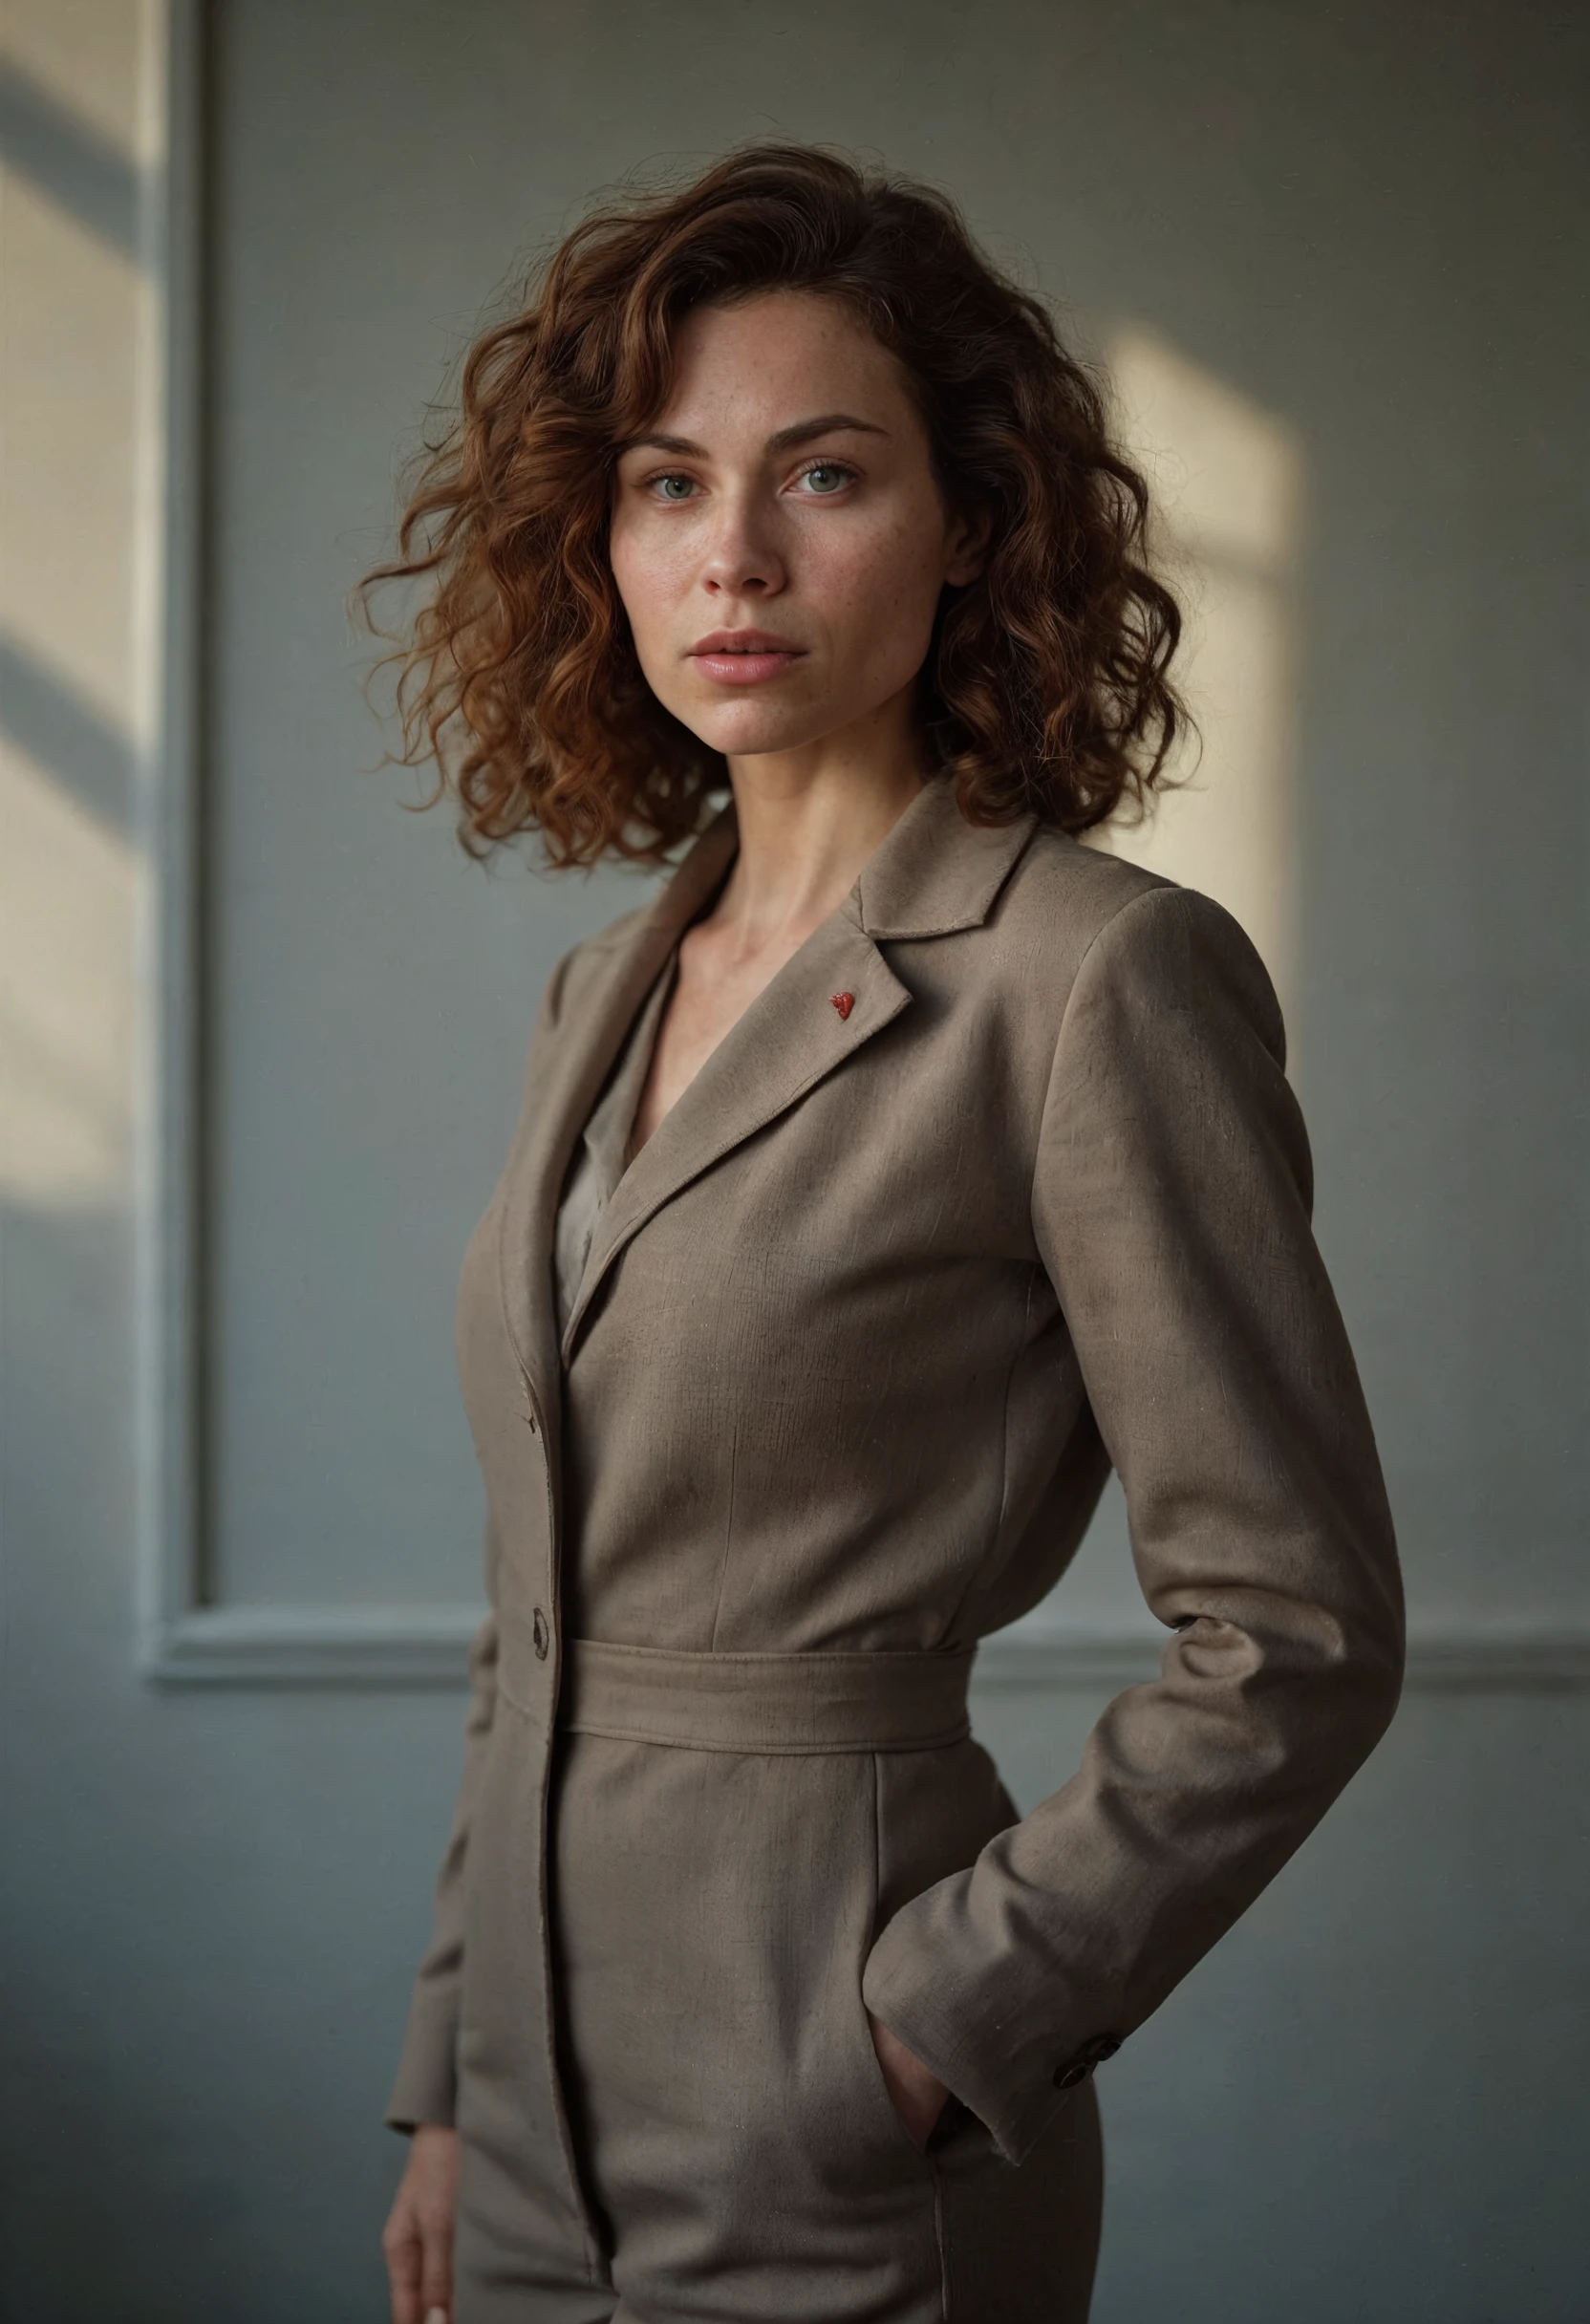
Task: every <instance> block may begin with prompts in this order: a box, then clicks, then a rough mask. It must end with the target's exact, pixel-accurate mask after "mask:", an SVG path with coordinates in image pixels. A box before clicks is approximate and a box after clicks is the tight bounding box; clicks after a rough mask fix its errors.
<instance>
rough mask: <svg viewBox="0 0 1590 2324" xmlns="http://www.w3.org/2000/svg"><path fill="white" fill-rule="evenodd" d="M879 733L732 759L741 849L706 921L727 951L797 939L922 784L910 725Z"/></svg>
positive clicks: (823, 915) (845, 887)
mask: <svg viewBox="0 0 1590 2324" xmlns="http://www.w3.org/2000/svg"><path fill="white" fill-rule="evenodd" d="M885 740H886V738H883V737H880V736H878V735H876V734H873V735H870V736H868V737H865V738H864V737H860V736H858V737H855V738H853V740H852V739H851V738H849V737H847V738H835V739H834V740H833V741H831V742H825V743H824V744H821V745H817V746H814V747H813V749H812V750H810V751H804V752H800V753H794V752H791V753H787V754H786V753H783V752H781V753H777V754H773V753H769V754H767V755H765V756H760V757H757V758H750V759H731V760H730V761H729V781H730V784H731V785H732V787H733V790H734V801H735V809H736V816H737V820H738V822H739V827H740V852H739V854H738V856H737V857H736V859H735V864H734V869H733V871H731V872H730V874H729V878H728V880H727V882H726V884H725V886H724V889H723V893H722V895H721V896H720V899H719V902H718V906H717V909H716V911H715V912H714V913H713V914H712V920H713V924H714V928H715V930H716V931H717V933H718V935H719V937H720V941H721V940H722V939H724V938H727V939H728V949H729V950H730V951H731V952H733V953H737V954H741V955H743V956H746V957H749V956H751V955H754V954H758V953H761V952H763V951H765V950H767V949H768V948H769V947H770V946H774V945H779V946H780V947H781V948H783V947H784V946H790V944H791V939H793V942H794V943H795V944H799V943H801V942H804V940H805V938H806V936H809V935H810V934H811V932H812V930H813V929H814V928H816V927H818V926H820V924H821V923H822V922H823V921H824V920H826V919H827V916H828V915H829V914H830V913H831V912H833V911H834V910H836V909H837V907H838V906H839V905H840V904H841V903H843V901H844V899H845V897H846V896H847V895H848V894H849V892H850V890H851V888H852V887H853V886H854V885H855V880H856V875H857V873H858V872H859V871H860V870H861V868H862V866H863V864H864V863H865V862H866V861H867V859H868V857H869V856H870V854H871V853H872V850H874V849H875V848H876V847H877V846H878V845H879V843H880V842H881V841H882V840H883V839H884V838H885V837H886V836H887V835H888V833H889V832H890V830H891V829H892V828H893V826H894V825H895V824H896V823H897V822H898V821H899V818H900V817H901V815H902V814H904V812H905V810H906V808H907V807H909V806H910V805H911V803H912V801H913V799H914V798H915V796H916V794H917V792H918V791H919V790H920V789H921V787H922V782H923V773H922V759H921V746H920V742H919V741H918V739H917V736H916V734H915V731H914V728H913V727H910V726H906V727H905V728H904V729H903V731H901V732H900V733H899V734H897V735H895V736H891V737H888V738H887V742H888V743H889V744H891V745H892V747H885V748H883V749H880V748H879V743H880V742H882V741H885ZM791 948H792V946H791Z"/></svg>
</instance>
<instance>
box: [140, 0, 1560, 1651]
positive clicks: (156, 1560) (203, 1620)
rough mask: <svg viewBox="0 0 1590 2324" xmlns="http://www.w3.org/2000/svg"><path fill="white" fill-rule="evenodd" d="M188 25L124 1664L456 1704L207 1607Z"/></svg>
mask: <svg viewBox="0 0 1590 2324" xmlns="http://www.w3.org/2000/svg"><path fill="white" fill-rule="evenodd" d="M207 15H208V11H207V7H206V0H169V12H168V16H167V42H168V49H167V58H166V63H167V154H166V165H165V168H164V170H163V171H162V172H159V173H151V176H150V178H149V179H148V181H146V182H145V183H143V184H142V185H141V186H140V191H139V196H138V208H137V219H136V225H137V239H138V247H139V251H140V260H141V262H142V263H143V265H144V266H145V267H146V268H147V269H148V271H149V275H150V279H151V281H152V282H153V283H154V284H155V286H156V288H157V291H158V295H159V298H160V301H161V317H162V326H161V374H162V376H161V380H160V382H159V385H158V388H157V390H156V393H157V395H158V398H159V407H158V408H159V422H160V424H159V431H158V432H159V436H160V441H161V463H162V483H161V491H162V496H163V509H164V523H163V533H162V539H161V597H162V617H161V639H162V671H161V733H160V738H159V742H158V746H157V748H156V750H155V751H154V753H153V754H152V755H151V758H150V759H149V761H148V762H147V763H146V764H144V765H143V766H142V767H141V768H140V778H141V810H142V812H141V826H142V830H143V833H144V836H145V842H146V846H147V850H148V858H149V864H150V878H149V880H148V882H147V885H146V890H145V893H146V896H147V905H146V911H145V918H144V922H143V926H142V930H141V937H140V972H141V978H142V989H143V990H144V991H146V992H148V993H150V994H151V995H152V996H153V999H152V1003H151V1008H150V1015H149V1019H148V1021H147V1022H146V1024H145V1026H144V1028H143V1035H142V1038H143V1054H142V1056H141V1057H140V1073H141V1079H142V1087H144V1088H145V1089H146V1090H148V1091H149V1092H150V1093H151V1096H150V1102H149V1104H148V1106H147V1108H146V1110H145V1114H144V1118H143V1122H142V1126H141V1130H140V1151H139V1161H138V1169H139V1191H138V1216H139V1229H138V1269H139V1284H138V1302H137V1312H138V1319H139V1320H138V1348H137V1362H136V1369H137V1375H138V1381H139V1393H140V1400H141V1401H140V1513H139V1578H138V1630H139V1650H140V1666H141V1668H142V1669H143V1671H144V1673H145V1674H146V1676H147V1677H148V1678H150V1679H151V1680H152V1681H154V1682H155V1683H156V1684H159V1685H161V1686H166V1687H175V1688H187V1687H242V1688H259V1687H270V1688H275V1687H283V1688H290V1687H339V1688H372V1687H380V1688H454V1687H461V1686H462V1685H463V1683H464V1679H465V1655H466V1648H467V1644H468V1640H469V1637H470V1634H471V1632H472V1631H473V1629H474V1628H475V1625H476V1624H477V1622H478V1621H479V1618H480V1616H479V1609H478V1608H476V1607H475V1606H473V1605H450V1604H445V1605H444V1604H420V1605H415V1604H407V1605H362V1606H360V1605H342V1606H338V1605H312V1606H306V1605H290V1604H284V1605H226V1604H216V1603H206V1593H205V1573H204V1485H203V1479H204V1416H203V1409H202V1382H203V1373H204V1365H203V1329H204V1324H203V1317H204V1300H203V1289H202V1286H203V1278H204V1184H203V1168H202V1160H201V1157H202V1152H203V1120H202V1107H201V1098H200V1067H201V1060H202V1044H203V1028H202V1022H201V1007H200V993H201V987H202V975H201V971H202V958H203V936H202V925H203V921H202V910H201V906H202V896H201V893H200V884H201V878H202V861H203V850H202V822H201V818H202V812H203V806H202V803H203V781H202V748H203V724H204V635H203V617H202V606H203V602H204V557H205V549H204V498H205V458H206V455H205V446H204V433H205V431H204V347H205V309H206V298H205V272H206V263H207V257H206V249H205V241H204V223H203V222H204V216H205V207H206V205H205V203H204V178H205V168H204V148H205V130H206V121H205V114H206V106H207V100H208V73H207V63H206V49H207V40H206V30H207ZM1157 1662H1158V1648H1157V1646H1156V1644H1155V1641H1154V1639H1153V1637H1152V1635H1151V1633H1149V1632H1146V1631H1145V1630H1144V1629H1143V1628H1142V1627H1141V1626H1130V1625H1122V1626H1121V1627H1120V1628H1119V1629H1090V1630H1085V1631H1084V1630H1081V1629H1078V1630H1075V1631H1065V1630H1060V1629H1057V1630H1055V1631H1053V1632H1051V1633H1049V1634H1048V1635H1046V1636H1035V1635H1033V1634H1031V1633H1028V1634H1026V1635H1025V1636H1020V1635H1018V1636H1006V1637H1002V1638H996V1639H993V1640H991V1641H990V1642H989V1643H988V1644H987V1645H986V1646H984V1647H983V1649H982V1651H981V1653H980V1655H979V1657H978V1667H977V1674H976V1677H975V1679H974V1682H973V1684H974V1691H975V1693H977V1694H980V1695H983V1696H994V1695H1002V1694H1014V1693H1023V1692H1028V1691H1032V1692H1045V1691H1050V1690H1054V1689H1070V1690H1073V1691H1081V1692H1094V1693H1103V1692H1107V1691H1110V1690H1113V1689H1115V1688H1117V1687H1122V1686H1129V1685H1131V1684H1133V1683H1134V1682H1136V1681H1138V1680H1141V1679H1145V1678H1151V1677H1152V1676H1153V1674H1154V1671H1155V1669H1156V1668H1157ZM1407 1683H1408V1686H1409V1687H1410V1688H1412V1689H1419V1690H1436V1691H1450V1692H1465V1693H1498V1692H1538V1691H1541V1690H1546V1689H1561V1688H1569V1687H1574V1688H1577V1687H1583V1686H1584V1685H1586V1684H1587V1683H1590V1630H1579V1629H1572V1628H1558V1629H1553V1628H1550V1627H1547V1626H1540V1625H1536V1626H1534V1627H1528V1626H1513V1627H1509V1626H1506V1625H1488V1624H1479V1625H1458V1626H1453V1627H1449V1628H1445V1629H1434V1628H1430V1629H1417V1630H1415V1632H1414V1634H1413V1637H1412V1640H1411V1642H1410V1646H1409V1655H1408V1673H1407Z"/></svg>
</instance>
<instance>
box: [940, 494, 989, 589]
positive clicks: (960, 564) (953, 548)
mask: <svg viewBox="0 0 1590 2324" xmlns="http://www.w3.org/2000/svg"><path fill="white" fill-rule="evenodd" d="M993 531H994V518H993V513H992V511H991V510H989V509H987V508H960V509H956V512H955V514H954V515H953V516H952V517H951V519H950V526H949V531H948V533H947V535H946V538H945V544H944V555H945V566H944V578H945V580H946V581H947V582H948V583H950V585H951V586H952V587H953V588H956V589H961V588H963V587H964V586H965V584H966V583H967V582H968V581H975V580H976V579H977V578H978V574H979V573H980V572H981V571H982V569H983V567H984V566H985V565H986V564H987V562H988V544H989V541H990V539H991V537H992V535H993Z"/></svg>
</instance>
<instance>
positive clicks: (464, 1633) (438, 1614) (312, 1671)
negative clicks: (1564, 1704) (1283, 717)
mask: <svg viewBox="0 0 1590 2324" xmlns="http://www.w3.org/2000/svg"><path fill="white" fill-rule="evenodd" d="M482 1610H483V1609H482V1608H481V1607H480V1606H478V1605H434V1606H426V1605H388V1606H287V1605H283V1606H269V1605H263V1606H262V1605H249V1606H204V1607H198V1608H194V1609H192V1610H190V1611H188V1612H186V1613H184V1614H182V1615H179V1616H178V1617H177V1618H176V1619H175V1620H173V1621H171V1622H169V1623H167V1624H166V1625H164V1627H163V1628H162V1630H161V1634H160V1639H159V1645H158V1650H157V1651H156V1652H155V1654H154V1656H153V1658H152V1660H151V1661H150V1663H149V1666H148V1668H149V1673H150V1676H151V1677H153V1678H155V1679H156V1680H158V1681H159V1682H160V1683H161V1684H162V1685H164V1686H169V1687H270V1688H276V1687H342V1688H370V1687H377V1688H398V1689H413V1688H445V1689H454V1688H462V1687H463V1685H464V1684H465V1683H466V1675H467V1674H466V1670H465V1657H466V1653H467V1649H468V1644H469V1640H470V1637H471V1635H472V1634H473V1632H474V1629H475V1626H476V1625H477V1624H478V1623H479V1621H480V1619H481V1614H482ZM1158 1668H1159V1647H1158V1645H1157V1644H1156V1642H1155V1640H1154V1639H1153V1638H1152V1637H1150V1636H1146V1635H1145V1634H1144V1632H1143V1631H1142V1630H1140V1629H1137V1628H1128V1627H1127V1626H1126V1625H1122V1627H1121V1628H1120V1629H1118V1630H1105V1629H1099V1630H1087V1631H1083V1630H1077V1631H1074V1632H1070V1633H1064V1632H1060V1631H1056V1632H1055V1633H1054V1634H1053V1635H1052V1636H1050V1637H1046V1638H1033V1637H1030V1636H1029V1637H996V1638H991V1639H989V1640H987V1641H986V1643H985V1644H984V1645H983V1646H982V1647H981V1649H980V1650H979V1652H978V1661H977V1668H976V1670H975V1672H974V1675H973V1680H972V1693H973V1698H974V1700H976V1699H977V1698H978V1696H979V1695H980V1696H984V1697H988V1696H999V1695H1010V1694H1046V1693H1055V1692H1069V1693H1081V1694H1089V1693H1095V1694H1105V1693H1112V1692H1114V1691H1115V1689H1118V1688H1121V1687H1129V1686H1134V1685H1137V1684H1138V1683H1140V1682H1141V1681H1143V1680H1145V1679H1151V1678H1152V1677H1154V1675H1155V1673H1156V1672H1157V1670H1158ZM1587 1684H1590V1630H1566V1629H1564V1630H1549V1629H1545V1628H1541V1627H1535V1628H1528V1629H1526V1628H1523V1627H1521V1626H1520V1627H1516V1628H1507V1627H1502V1626H1496V1627H1492V1628H1484V1627H1481V1626H1479V1625H1473V1626H1465V1627H1463V1628H1449V1629H1444V1630H1436V1629H1415V1630H1414V1632H1413V1633H1412V1635H1411V1636H1410V1638H1409V1641H1408V1655H1407V1688H1408V1689H1409V1690H1410V1691H1412V1692H1418V1693H1449V1694H1520V1693H1522V1694H1535V1693H1542V1692H1557V1691H1560V1690H1562V1689H1568V1688H1575V1689H1577V1688H1582V1687H1584V1686H1586V1685H1587Z"/></svg>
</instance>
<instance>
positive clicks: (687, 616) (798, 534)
mask: <svg viewBox="0 0 1590 2324" xmlns="http://www.w3.org/2000/svg"><path fill="white" fill-rule="evenodd" d="M677 355H678V369H677V378H676V382H675V387H674V393H673V396H672V398H670V400H669V403H668V406H667V409H666V410H665V411H664V412H663V413H662V414H661V415H660V417H659V418H658V419H657V420H656V422H655V426H653V427H652V428H651V429H649V430H648V432H647V434H646V435H645V436H644V437H642V438H640V439H639V440H638V441H635V442H634V443H632V444H630V445H628V446H626V448H625V450H624V452H623V455H622V457H621V459H620V461H619V463H618V474H617V482H616V485H615V490H614V496H613V508H612V535H611V547H612V570H613V576H614V578H615V580H616V582H617V584H618V592H619V595H620V596H621V597H622V599H623V601H624V608H625V611H626V613H628V614H629V618H630V627H631V630H632V632H633V634H634V643H635V651H636V653H637V654H638V656H639V658H640V667H641V669H642V671H643V672H644V673H645V676H646V680H647V683H648V684H649V685H650V686H651V688H652V691H653V692H654V693H655V695H656V697H657V699H659V701H661V702H662V703H663V704H664V705H665V707H666V708H667V709H669V710H671V711H672V712H673V714H674V716H675V717H676V718H677V719H679V720H680V721H682V722H683V723H684V724H685V725H686V726H688V727H689V728H690V729H691V731H692V732H693V733H695V734H697V735H698V736H699V737H700V739H701V741H702V742H705V743H707V744H708V745H709V746H710V747H711V748H712V749H714V750H720V751H721V752H723V753H724V755H725V756H726V757H730V758H739V757H751V756H755V755H760V754H763V753H766V752H772V751H780V752H784V751H799V750H803V749H806V748H807V747H809V746H810V745H812V744H814V743H820V742H824V741H825V740H827V739H828V738H832V737H836V736H838V735H839V734H840V733H841V732H843V731H844V730H845V729H848V728H852V727H855V726H858V725H860V724H861V723H863V722H864V721H876V720H877V719H878V718H879V717H880V714H881V715H882V716H883V717H884V718H885V719H886V720H887V719H888V717H889V714H890V713H891V712H893V713H895V714H896V715H897V716H898V717H900V718H901V719H903V720H906V721H909V717H910V705H911V700H912V685H913V679H914V678H915V676H916V673H917V672H918V670H919V669H920V668H921V666H922V663H923V661H924V660H925V658H926V656H927V651H928V645H929V641H930V638H931V636H932V633H933V622H934V613H935V609H936V607H937V604H938V597H939V592H940V591H941V590H942V588H943V587H944V584H945V583H946V582H963V581H968V580H970V579H971V578H972V577H973V574H974V573H975V572H976V570H977V568H978V558H977V555H976V552H975V550H976V545H975V541H974V538H973V530H972V528H971V527H968V526H967V525H966V524H965V523H963V522H962V521H961V520H960V519H958V518H956V517H955V516H953V515H952V514H951V513H950V512H949V510H947V509H946V507H945V506H944V501H943V498H942V495H941V493H940V491H939V488H938V485H937V484H936V482H935V478H934V474H933V470H932V466H931V464H930V460H929V451H928V439H927V432H926V430H925V428H924V427H923V425H922V421H921V420H920V418H919V417H918V415H917V412H916V407H915V405H914V403H913V400H912V398H911V396H910V394H909V392H908V390H907V387H906V384H905V380H904V378H903V376H902V374H901V372H900V370H899V367H898V365H897V364H896V363H895V361H894V358H893V357H892V355H890V354H889V353H888V352H887V351H886V350H885V349H884V348H883V347H881V346H880V345H879V344H878V342H877V340H876V339H874V338H873V337H872V336H871V335H870V333H869V332H867V331H866V330H865V329H864V328H863V326H862V325H861V324H860V323H859V322H857V321H855V320H854V319H852V317H851V315H850V313H849V310H848V309H847V308H845V307H844V306H843V305H841V304H840V303H839V302H838V301H837V300H834V299H828V298H824V297H822V296H820V295H818V294H816V293H813V292H808V291H775V292H771V293H768V294H767V295H764V296H761V297H757V298H753V299H747V300H745V301H744V302H743V303H742V304H741V305H736V306H729V307H706V308H699V309H698V310H697V311H696V312H695V313H694V314H692V315H691V316H689V317H688V319H687V320H686V322H685V324H684V326H683V328H682V330H681V332H680V334H679V340H678V347H677Z"/></svg>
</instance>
